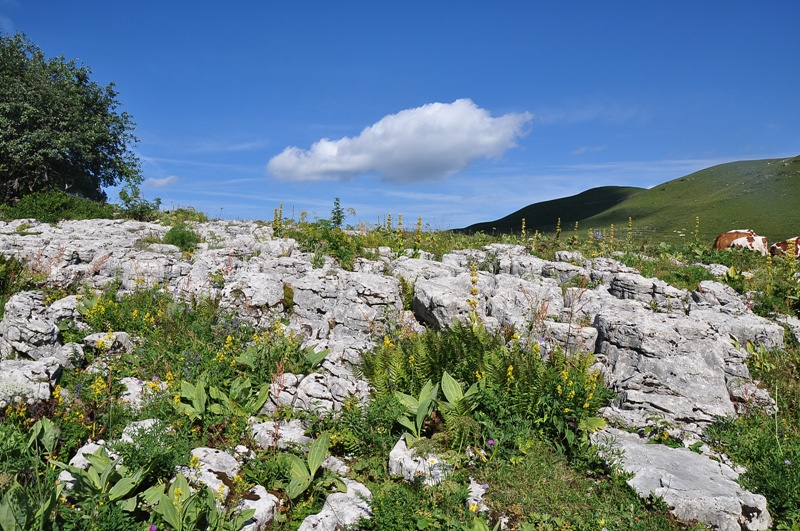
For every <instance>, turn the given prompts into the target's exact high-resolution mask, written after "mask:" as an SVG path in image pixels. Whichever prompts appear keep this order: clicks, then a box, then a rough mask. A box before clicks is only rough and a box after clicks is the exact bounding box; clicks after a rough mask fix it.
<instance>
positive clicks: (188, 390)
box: [181, 380, 194, 400]
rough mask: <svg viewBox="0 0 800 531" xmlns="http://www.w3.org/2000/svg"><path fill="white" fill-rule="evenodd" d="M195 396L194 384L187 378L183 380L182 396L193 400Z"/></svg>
mask: <svg viewBox="0 0 800 531" xmlns="http://www.w3.org/2000/svg"><path fill="white" fill-rule="evenodd" d="M193 396H194V385H193V384H192V383H190V382H187V381H186V380H181V397H182V398H185V399H187V400H191V399H192V397H193Z"/></svg>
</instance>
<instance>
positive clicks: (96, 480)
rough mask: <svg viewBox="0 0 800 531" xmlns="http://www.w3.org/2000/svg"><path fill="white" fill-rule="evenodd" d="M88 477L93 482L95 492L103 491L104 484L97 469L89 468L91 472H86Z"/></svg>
mask: <svg viewBox="0 0 800 531" xmlns="http://www.w3.org/2000/svg"><path fill="white" fill-rule="evenodd" d="M86 477H87V478H88V479H89V481H91V482H92V486H93V487H94V489H95V490H97V491H102V489H103V483H102V482H101V481H100V474H98V473H97V469H96V468H95V467H93V466H90V467H89V470H87V471H86Z"/></svg>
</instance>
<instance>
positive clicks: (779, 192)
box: [463, 157, 800, 243]
mask: <svg viewBox="0 0 800 531" xmlns="http://www.w3.org/2000/svg"><path fill="white" fill-rule="evenodd" d="M697 215H700V216H701V218H702V219H701V224H700V227H699V237H700V239H701V240H702V241H713V240H714V238H715V237H716V236H717V235H718V234H720V233H722V232H725V231H728V230H731V229H745V228H749V229H753V230H755V231H756V232H757V233H758V234H759V235H761V236H766V237H767V238H768V239H769V240H770V241H776V240H784V239H786V238H791V237H794V236H796V235H797V234H796V233H797V227H798V226H800V157H794V158H789V159H768V160H754V161H744V162H731V163H728V164H721V165H718V166H714V167H711V168H707V169H704V170H701V171H698V172H695V173H692V174H691V175H686V176H684V177H680V178H677V179H673V180H671V181H668V182H665V183H662V184H660V185H657V186H653V187H652V188H649V189H641V188H629V187H601V188H593V189H591V190H587V191H585V192H583V193H581V194H578V195H575V196H571V197H566V198H562V199H556V200H554V201H545V202H541V203H535V204H533V205H529V206H527V207H524V208H522V209H520V210H518V211H517V212H515V213H513V214H510V215H508V216H506V217H504V218H501V219H499V220H496V221H491V222H485V223H477V224H475V225H471V226H469V227H467V228H466V229H463V230H465V231H468V232H476V231H483V232H486V233H489V234H492V233H493V232H495V231H496V232H498V233H506V234H508V233H516V232H518V231H519V230H520V227H521V226H522V220H523V219H525V220H526V223H527V227H528V232H533V231H536V230H538V231H539V232H548V233H552V232H554V231H555V230H556V224H557V223H558V219H560V220H561V222H562V223H563V224H564V226H570V227H571V226H572V225H573V224H574V223H575V222H576V221H577V222H578V223H579V225H580V227H581V228H583V229H585V230H591V229H604V228H608V227H610V226H611V225H614V226H616V227H617V228H621V227H624V226H626V224H627V222H628V219H629V218H632V219H633V224H634V225H635V231H636V233H637V236H639V237H647V238H650V239H651V240H653V241H668V242H675V243H678V242H689V241H690V240H691V237H692V231H693V229H694V226H695V217H696V216H697Z"/></svg>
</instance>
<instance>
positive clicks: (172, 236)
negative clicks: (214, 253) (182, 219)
mask: <svg viewBox="0 0 800 531" xmlns="http://www.w3.org/2000/svg"><path fill="white" fill-rule="evenodd" d="M200 240H201V238H200V235H199V234H197V233H196V232H195V231H193V230H192V229H190V228H189V227H187V226H186V225H184V224H178V225H175V226H174V227H172V228H171V229H169V230H168V231H167V233H166V234H164V238H163V242H164V243H168V244H170V245H175V246H177V247H178V248H179V249H180V250H181V251H183V252H185V253H190V252H192V251H194V250H195V249H196V248H197V244H198V243H200Z"/></svg>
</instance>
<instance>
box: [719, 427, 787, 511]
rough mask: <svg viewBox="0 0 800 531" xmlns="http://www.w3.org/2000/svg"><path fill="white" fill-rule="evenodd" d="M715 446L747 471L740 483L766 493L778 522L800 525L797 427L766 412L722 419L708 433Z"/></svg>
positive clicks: (747, 487)
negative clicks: (799, 523) (797, 523)
mask: <svg viewBox="0 0 800 531" xmlns="http://www.w3.org/2000/svg"><path fill="white" fill-rule="evenodd" d="M705 435H706V437H707V438H708V439H709V440H710V441H711V443H712V444H714V445H717V446H720V445H721V446H722V447H723V448H724V450H725V452H726V453H727V454H728V455H729V456H730V457H732V458H733V459H734V460H735V461H736V462H737V463H740V464H742V465H744V466H745V467H746V468H747V471H746V472H745V473H744V474H743V475H742V476H740V478H739V482H740V483H741V484H742V486H743V487H745V488H746V489H748V490H752V491H753V492H756V493H759V494H763V495H764V496H766V498H767V500H768V502H769V509H770V513H771V515H772V517H773V519H774V520H775V522H776V523H777V522H782V521H784V522H785V521H791V522H800V491H798V489H797V485H800V435H799V434H798V433H797V426H790V425H786V424H785V423H784V422H783V420H782V419H776V418H775V417H770V416H769V415H764V414H762V413H753V414H750V415H745V416H742V417H739V418H737V419H719V420H718V421H717V422H716V423H715V424H713V425H712V426H710V427H709V428H707V429H706V431H705Z"/></svg>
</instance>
